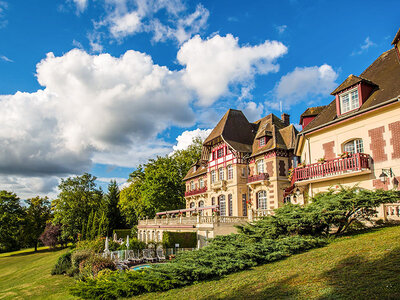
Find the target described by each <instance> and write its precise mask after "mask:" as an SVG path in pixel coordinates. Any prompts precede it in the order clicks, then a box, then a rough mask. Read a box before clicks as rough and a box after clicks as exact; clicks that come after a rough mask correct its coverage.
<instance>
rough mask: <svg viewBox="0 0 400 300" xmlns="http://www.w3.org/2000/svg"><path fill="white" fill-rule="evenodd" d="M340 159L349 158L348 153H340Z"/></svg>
mask: <svg viewBox="0 0 400 300" xmlns="http://www.w3.org/2000/svg"><path fill="white" fill-rule="evenodd" d="M339 156H340V158H347V157H349V156H350V153H349V152H347V151H344V152H343V153H341V154H340V155H339Z"/></svg>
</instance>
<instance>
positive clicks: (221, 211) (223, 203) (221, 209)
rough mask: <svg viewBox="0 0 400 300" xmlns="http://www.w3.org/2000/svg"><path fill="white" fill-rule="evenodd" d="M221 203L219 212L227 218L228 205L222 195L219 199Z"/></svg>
mask: <svg viewBox="0 0 400 300" xmlns="http://www.w3.org/2000/svg"><path fill="white" fill-rule="evenodd" d="M218 202H219V212H220V215H221V216H226V203H225V196H224V195H221V196H219V197H218Z"/></svg>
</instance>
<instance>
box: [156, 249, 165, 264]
mask: <svg viewBox="0 0 400 300" xmlns="http://www.w3.org/2000/svg"><path fill="white" fill-rule="evenodd" d="M156 254H157V259H158V260H159V261H164V260H166V258H165V254H164V250H163V249H157V250H156Z"/></svg>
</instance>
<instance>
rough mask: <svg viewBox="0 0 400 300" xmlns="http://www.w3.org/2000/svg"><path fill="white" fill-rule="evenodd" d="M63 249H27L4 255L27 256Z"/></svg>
mask: <svg viewBox="0 0 400 300" xmlns="http://www.w3.org/2000/svg"><path fill="white" fill-rule="evenodd" d="M63 249H65V248H53V249H49V248H47V249H39V250H38V251H36V252H35V251H34V250H32V251H28V252H21V253H15V254H11V255H7V256H5V257H15V256H27V255H32V254H38V253H48V252H57V251H60V250H63ZM0 258H1V257H0Z"/></svg>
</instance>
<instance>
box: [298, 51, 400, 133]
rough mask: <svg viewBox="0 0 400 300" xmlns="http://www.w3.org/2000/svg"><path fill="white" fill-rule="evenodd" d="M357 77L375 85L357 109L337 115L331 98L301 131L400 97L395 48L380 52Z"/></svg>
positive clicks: (399, 72) (399, 77)
mask: <svg viewBox="0 0 400 300" xmlns="http://www.w3.org/2000/svg"><path fill="white" fill-rule="evenodd" d="M355 77H357V76H355ZM358 78H361V79H364V80H367V81H368V82H373V83H374V84H375V85H376V86H375V89H374V90H373V91H372V92H371V94H370V95H369V97H368V98H367V99H366V100H365V102H364V103H363V104H362V105H361V106H360V108H359V109H357V110H355V111H352V112H350V113H347V114H345V115H341V116H337V112H336V101H335V100H333V101H332V102H331V103H330V104H328V105H327V106H326V107H325V108H324V109H323V110H322V111H321V113H319V114H318V115H317V116H316V117H315V118H314V120H312V121H311V122H310V123H309V124H308V125H307V126H306V127H305V128H304V129H303V130H302V132H305V131H310V130H313V129H315V128H317V127H319V126H323V125H324V124H326V123H328V122H332V121H333V122H334V121H340V120H341V119H343V118H345V117H348V116H352V115H354V114H357V113H359V112H362V111H364V110H366V109H368V108H371V107H374V106H376V105H379V104H383V103H384V102H386V101H388V100H391V99H394V98H396V97H400V63H399V59H398V57H397V54H396V49H394V48H393V49H391V50H389V51H386V52H384V53H382V54H381V55H380V56H379V57H378V58H377V59H376V60H375V61H374V62H373V63H372V64H371V65H370V66H369V67H368V68H367V69H365V71H364V72H362V73H361V74H360V76H358ZM346 80H347V79H346ZM351 80H354V79H351ZM345 82H346V81H345ZM336 90H337V89H336ZM336 90H335V91H336ZM335 91H334V92H335Z"/></svg>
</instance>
